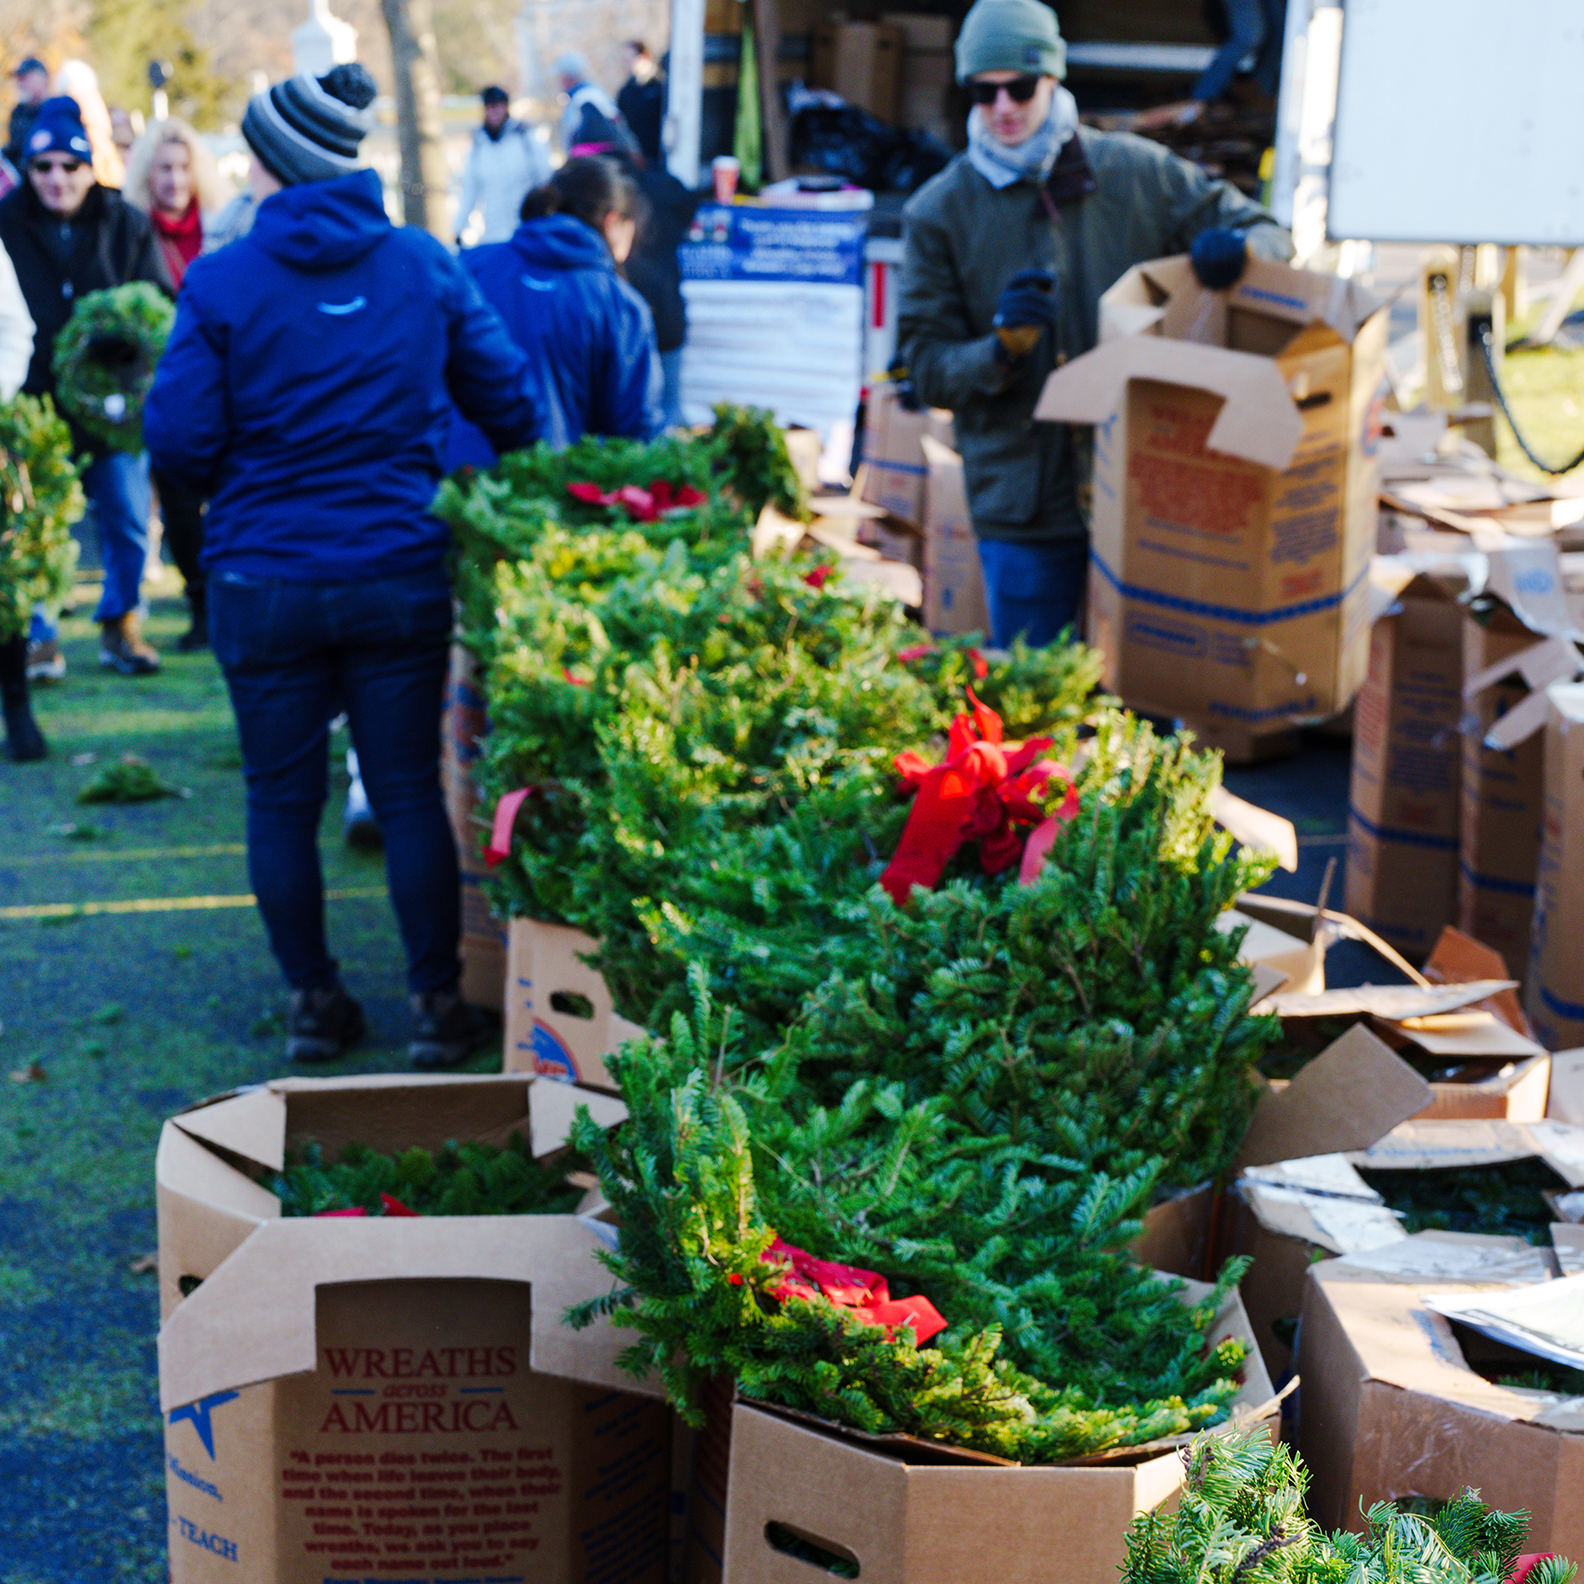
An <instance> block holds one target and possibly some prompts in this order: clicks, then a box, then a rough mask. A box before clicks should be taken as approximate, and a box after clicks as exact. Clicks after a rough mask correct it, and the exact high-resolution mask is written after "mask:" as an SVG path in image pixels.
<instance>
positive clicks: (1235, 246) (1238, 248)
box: [1188, 226, 1248, 291]
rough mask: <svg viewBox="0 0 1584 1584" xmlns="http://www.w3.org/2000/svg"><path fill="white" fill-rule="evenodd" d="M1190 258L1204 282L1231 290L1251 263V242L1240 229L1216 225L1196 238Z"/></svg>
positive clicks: (1212, 287) (1214, 286)
mask: <svg viewBox="0 0 1584 1584" xmlns="http://www.w3.org/2000/svg"><path fill="white" fill-rule="evenodd" d="M1188 262H1189V263H1190V264H1192V265H1193V272H1194V274H1195V275H1197V276H1198V277H1199V284H1200V285H1201V286H1204V287H1206V288H1208V289H1209V290H1210V291H1230V290H1231V289H1232V287H1234V286H1236V285H1237V283H1238V282H1239V281H1240V280H1241V279H1242V278H1243V271H1244V270H1245V269H1246V268H1247V267H1248V242H1247V241H1246V240H1245V238H1244V236H1243V233H1242V232H1241V231H1227V230H1225V229H1223V228H1222V227H1220V226H1216V227H1214V228H1213V229H1211V230H1209V231H1201V232H1200V233H1199V235H1198V236H1196V237H1195V238H1194V239H1193V246H1192V247H1191V248H1189V249H1188Z"/></svg>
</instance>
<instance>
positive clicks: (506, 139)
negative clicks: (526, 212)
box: [456, 120, 550, 242]
mask: <svg viewBox="0 0 1584 1584" xmlns="http://www.w3.org/2000/svg"><path fill="white" fill-rule="evenodd" d="M549 180H550V155H549V153H548V152H547V151H546V149H545V146H544V144H543V143H541V142H540V141H539V139H538V138H537V137H535V136H534V129H533V128H532V127H531V126H529V125H528V124H527V123H526V122H525V121H517V120H511V121H508V122H507V123H506V125H505V126H503V127H502V128H501V133H500V136H499V137H498V138H492V137H491V136H490V135H489V133H488V132H487V131H486V130H485V128H483V127H480V128H479V129H478V130H477V131H476V132H475V133H474V134H473V146H472V148H470V149H469V150H468V161H467V168H466V170H464V171H463V173H462V199H461V202H460V203H459V204H458V206H457V220H456V230H457V235H458V236H461V234H462V233H463V232H464V231H465V230H466V229H467V226H468V222H469V221H470V220H471V219H472V218H473V214H474V211H475V210H477V209H480V208H482V209H483V211H484V238H483V240H484V241H486V242H505V241H508V240H509V239H510V238H511V235H512V233H513V232H514V231H515V230H516V229H517V222H518V218H519V215H518V211H519V210H520V209H521V208H522V201H523V199H524V198H526V197H527V196H528V194H529V193H530V192H532V191H533V189H534V188H535V187H542V186H543V185H544V184H545V183H546V182H547V181H549Z"/></svg>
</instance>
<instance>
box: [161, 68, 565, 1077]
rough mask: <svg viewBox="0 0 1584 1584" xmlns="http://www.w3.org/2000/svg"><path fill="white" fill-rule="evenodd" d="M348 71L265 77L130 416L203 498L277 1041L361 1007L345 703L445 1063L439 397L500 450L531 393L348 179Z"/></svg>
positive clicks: (458, 279)
mask: <svg viewBox="0 0 1584 1584" xmlns="http://www.w3.org/2000/svg"><path fill="white" fill-rule="evenodd" d="M374 94H375V87H374V81H373V79H372V78H371V77H370V76H369V75H368V73H367V72H366V71H364V70H363V68H362V67H361V66H358V65H355V64H350V65H341V66H337V67H335V68H334V69H333V70H331V71H330V72H329V73H327V74H326V75H325V76H323V77H320V78H318V79H315V78H312V77H308V76H298V77H294V78H291V79H289V80H288V81H286V82H284V83H277V84H276V85H275V86H274V87H272V88H270V89H269V90H268V91H267V92H266V93H263V94H260V95H258V96H257V97H255V98H254V99H253V100H252V101H251V102H250V104H249V105H248V109H247V114H246V116H245V117H244V119H243V122H242V132H243V135H244V137H245V138H246V139H247V142H248V144H249V146H250V148H251V149H252V151H253V174H252V185H253V189H254V192H255V193H256V194H257V196H258V198H259V204H258V211H257V219H256V220H255V221H254V224H253V228H252V230H251V232H250V233H249V234H248V235H247V236H245V237H243V238H241V239H240V240H238V241H236V242H233V243H232V244H231V245H230V246H228V247H226V248H224V249H222V250H221V251H219V252H217V253H212V254H209V255H207V256H205V257H202V258H199V259H197V260H195V261H194V263H193V265H192V266H191V268H190V269H189V270H188V273H187V277H186V280H185V282H184V283H183V289H182V293H181V297H180V300H179V302H178V305H177V314H176V324H175V328H174V330H173V331H172V334H171V338H170V344H169V346H168V348H167V350H166V352H165V355H164V357H163V358H162V359H161V361H160V365H159V369H158V372H157V374H156V376H155V381H154V388H153V390H152V391H151V393H150V395H149V398H148V403H147V407H146V410H145V415H144V432H145V435H146V437H147V442H148V446H149V450H150V452H151V453H152V455H153V458H154V462H155V466H156V467H158V468H161V469H167V470H169V471H170V472H171V473H173V474H176V475H178V476H179V477H181V478H184V479H186V480H188V481H189V482H190V483H191V484H193V485H194V486H195V487H197V488H198V489H200V490H202V491H203V493H204V494H205V495H207V496H208V497H209V500H210V506H209V516H208V519H207V521H206V523H205V526H204V552H203V564H204V567H205V570H206V571H207V573H208V578H209V601H210V603H209V615H210V629H211V640H212V643H213V647H214V652H215V655H216V658H217V659H218V660H219V662H220V665H221V667H222V668H223V670H224V672H225V677H226V682H227V685H228V687H229V689H230V692H231V699H232V704H233V707H234V708H235V711H236V717H237V726H238V729H239V732H240V736H241V742H242V758H243V768H244V771H245V774H246V778H247V793H248V865H249V873H250V876H251V879H252V883H253V890H254V892H255V894H256V896H257V898H258V906H259V911H260V913H261V914H262V915H263V918H264V924H265V927H266V929H267V931H268V933H269V940H270V946H271V949H272V950H273V951H274V953H275V956H276V959H277V960H278V961H279V963H280V965H281V968H282V970H283V972H284V974H285V977H286V981H287V984H288V986H289V987H290V990H291V1003H290V1010H289V1014H288V1022H287V1053H288V1055H289V1056H290V1057H291V1058H292V1059H293V1060H296V1061H324V1060H331V1059H333V1058H335V1057H337V1056H339V1055H341V1054H342V1053H343V1052H344V1051H345V1050H347V1049H348V1048H349V1047H350V1046H351V1045H353V1044H355V1043H356V1041H357V1040H358V1039H359V1038H360V1037H361V1036H362V1034H363V1032H364V1021H363V1013H362V1010H361V1008H360V1007H359V1005H358V1003H357V1002H356V1001H355V1000H354V999H353V998H352V996H351V995H350V994H349V993H348V992H347V990H346V989H345V987H344V986H343V985H342V983H341V979H340V976H339V974H338V972H337V968H336V963H335V960H334V959H333V958H332V957H331V956H330V954H329V950H328V947H327V944H326V940H325V929H324V894H323V881H322V878H321V874H320V869H319V856H318V848H317V844H316V843H317V831H318V825H319V816H320V812H321V810H322V809H323V806H324V802H325V798H326V795H327V792H328V781H329V765H328V758H329V756H328V736H327V723H328V722H329V720H330V718H331V716H332V715H334V714H335V713H336V711H337V709H338V708H345V710H346V712H347V714H348V716H349V717H350V720H351V726H352V733H353V737H354V740H355V741H356V743H357V746H358V751H359V757H360V760H361V764H362V771H363V778H364V782H365V784H366V786H367V789H368V795H369V800H370V801H371V803H372V804H373V806H374V812H375V814H376V816H377V817H378V819H379V823H380V827H381V830H382V832H383V834H384V838H385V853H386V868H387V874H388V877H389V883H390V891H391V900H392V902H393V903H394V905H395V909H396V915H397V919H398V922H399V923H400V926H401V932H402V940H403V944H404V945H405V947H406V953H407V964H408V968H407V983H408V989H409V991H410V992H411V995H412V1003H413V1017H414V1023H413V1036H412V1042H411V1044H410V1047H409V1050H410V1053H411V1057H412V1060H413V1062H414V1063H415V1065H418V1066H420V1067H447V1066H454V1065H456V1064H457V1063H459V1062H460V1061H462V1060H463V1059H465V1057H466V1056H468V1055H469V1054H471V1052H472V1051H473V1050H474V1049H476V1048H477V1047H478V1046H479V1045H480V1044H482V1043H483V1042H484V1041H485V1040H486V1039H487V1038H488V1037H489V1035H490V1034H491V1033H492V1032H493V1028H492V1025H491V1023H490V1021H489V1020H488V1018H487V1017H486V1015H485V1014H483V1013H482V1012H481V1011H480V1010H479V1009H478V1008H474V1007H470V1006H468V1005H467V1004H466V1002H464V1001H463V1000H462V997H461V995H460V993H459V991H458V984H459V976H460V963H459V961H458V958H457V939H458V932H459V917H458V913H459V888H458V879H457V857H456V847H455V844H454V842H453V840H452V836H451V827H450V824H449V822H448V821H447V819H446V815H445V808H444V804H443V802H442V799H441V792H440V779H439V745H440V706H441V694H442V690H443V687H444V682H445V672H446V661H447V653H448V648H449V643H450V635H451V591H450V586H449V581H448V578H447V572H446V554H447V550H448V547H449V540H450V535H449V531H448V530H447V528H446V526H445V525H444V524H443V523H442V522H440V521H439V519H438V518H436V517H434V516H433V515H431V513H430V510H429V507H430V503H431V501H432V500H433V498H434V493H435V488H436V485H437V484H438V483H439V480H440V477H441V472H442V469H441V462H442V450H443V447H444V444H445V439H446V435H447V432H448V428H449V424H450V417H451V413H452V411H453V410H454V409H453V403H455V406H456V407H460V409H461V410H462V411H463V412H465V413H467V414H468V415H469V416H470V417H471V418H472V419H473V420H474V421H475V422H476V423H478V424H479V425H480V426H481V427H482V429H483V431H484V432H485V433H486V434H487V435H488V436H489V438H490V440H491V442H492V443H493V444H495V445H497V446H499V447H501V448H502V449H515V448H517V447H520V446H524V445H528V444H531V443H532V442H533V441H534V440H535V439H537V438H538V436H539V434H540V430H541V415H540V413H539V411H538V410H537V408H536V403H535V400H534V396H533V392H534V391H535V390H536V389H537V386H536V384H535V382H534V380H533V376H532V373H531V371H530V369H529V367H528V362H527V359H526V358H525V357H524V355H523V353H522V351H521V349H520V348H519V347H518V346H517V345H516V344H515V343H514V342H513V341H512V340H511V338H510V337H509V336H508V335H507V334H506V332H505V329H504V328H503V326H502V325H501V323H500V320H499V319H498V318H497V317H496V315H495V314H494V312H493V311H492V310H491V309H490V308H489V307H488V306H487V305H486V304H485V303H484V301H483V299H482V298H481V297H480V296H479V294H478V291H477V289H476V288H475V287H474V285H473V283H472V280H471V279H470V278H469V276H468V275H467V273H466V272H465V271H464V270H463V269H462V268H461V267H460V266H459V265H458V264H457V262H456V260H455V259H453V258H452V257H451V255H450V254H449V253H448V252H447V251H446V249H445V248H444V247H442V246H441V244H440V243H439V242H437V241H435V239H434V238H433V237H430V236H428V235H426V234H425V233H423V232H421V231H416V230H412V229H409V228H407V227H403V226H393V225H392V224H391V223H390V221H389V220H388V219H387V218H386V216H385V206H384V200H383V195H382V192H381V188H380V181H379V177H378V175H377V174H376V173H375V172H373V171H372V170H366V169H361V168H359V161H358V146H359V143H360V141H361V139H362V137H363V135H364V133H365V132H366V131H367V130H368V128H369V126H370V125H371V124H372V114H371V111H370V106H371V105H372V103H373V100H374Z"/></svg>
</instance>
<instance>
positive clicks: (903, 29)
mask: <svg viewBox="0 0 1584 1584" xmlns="http://www.w3.org/2000/svg"><path fill="white" fill-rule="evenodd" d="M880 20H881V21H882V22H884V23H885V24H886V25H887V26H889V27H894V28H895V29H896V30H897V32H898V33H899V34H901V36H902V49H903V52H904V54H906V55H919V54H936V55H950V53H951V47H952V41H953V39H955V38H956V36H957V24H956V22H955V21H954V20H953V18H951V17H949V16H939V15H937V14H936V13H935V12H933V11H882V12H881V13H880Z"/></svg>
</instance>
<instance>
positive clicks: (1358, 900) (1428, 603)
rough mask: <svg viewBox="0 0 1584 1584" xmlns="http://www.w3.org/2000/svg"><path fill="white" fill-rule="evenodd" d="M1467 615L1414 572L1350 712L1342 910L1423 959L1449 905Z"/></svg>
mask: <svg viewBox="0 0 1584 1584" xmlns="http://www.w3.org/2000/svg"><path fill="white" fill-rule="evenodd" d="M1463 626H1464V617H1463V613H1462V610H1461V609H1460V607H1459V606H1458V604H1457V601H1456V598H1455V596H1454V592H1453V591H1452V590H1451V589H1449V588H1448V587H1447V586H1446V585H1445V584H1444V583H1442V582H1440V581H1438V580H1437V579H1434V578H1429V577H1416V578H1414V579H1413V581H1412V582H1411V583H1409V584H1408V586H1407V587H1406V588H1404V589H1403V591H1402V593H1401V595H1400V596H1399V597H1398V600H1397V602H1396V604H1395V605H1394V606H1393V608H1392V609H1391V610H1390V611H1389V612H1388V613H1387V615H1385V616H1384V617H1382V619H1381V620H1380V621H1378V622H1376V624H1375V627H1374V630H1373V631H1372V632H1371V634H1370V645H1369V671H1368V674H1367V675H1366V677H1365V680H1364V686H1363V688H1362V690H1361V691H1360V693H1359V696H1358V701H1357V704H1356V705H1355V708H1354V724H1353V775H1352V781H1351V783H1350V785H1349V788H1348V857H1347V890H1346V907H1347V911H1348V912H1349V913H1351V914H1353V915H1354V917H1355V918H1358V919H1360V920H1362V921H1363V922H1364V923H1365V924H1368V925H1369V927H1370V928H1371V929H1373V930H1375V931H1376V932H1377V933H1378V934H1380V935H1382V936H1384V937H1385V938H1386V939H1387V940H1388V941H1390V942H1391V943H1392V945H1393V946H1395V947H1396V948H1397V949H1398V950H1399V951H1400V952H1402V953H1404V954H1405V955H1406V956H1408V957H1410V958H1412V959H1414V960H1415V961H1421V960H1422V959H1423V958H1424V957H1425V955H1426V954H1427V953H1428V952H1429V950H1430V948H1431V947H1432V946H1433V945H1435V942H1436V939H1437V938H1438V937H1439V935H1440V934H1441V931H1442V930H1443V929H1444V928H1445V927H1446V926H1447V925H1448V924H1450V923H1451V922H1452V919H1453V915H1454V914H1455V913H1456V911H1457V873H1458V868H1457V864H1458V832H1459V826H1460V821H1461V807H1460V803H1459V768H1460V763H1461V758H1462V740H1461V738H1460V736H1459V733H1458V725H1459V722H1460V721H1461V720H1462V717H1463Z"/></svg>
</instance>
